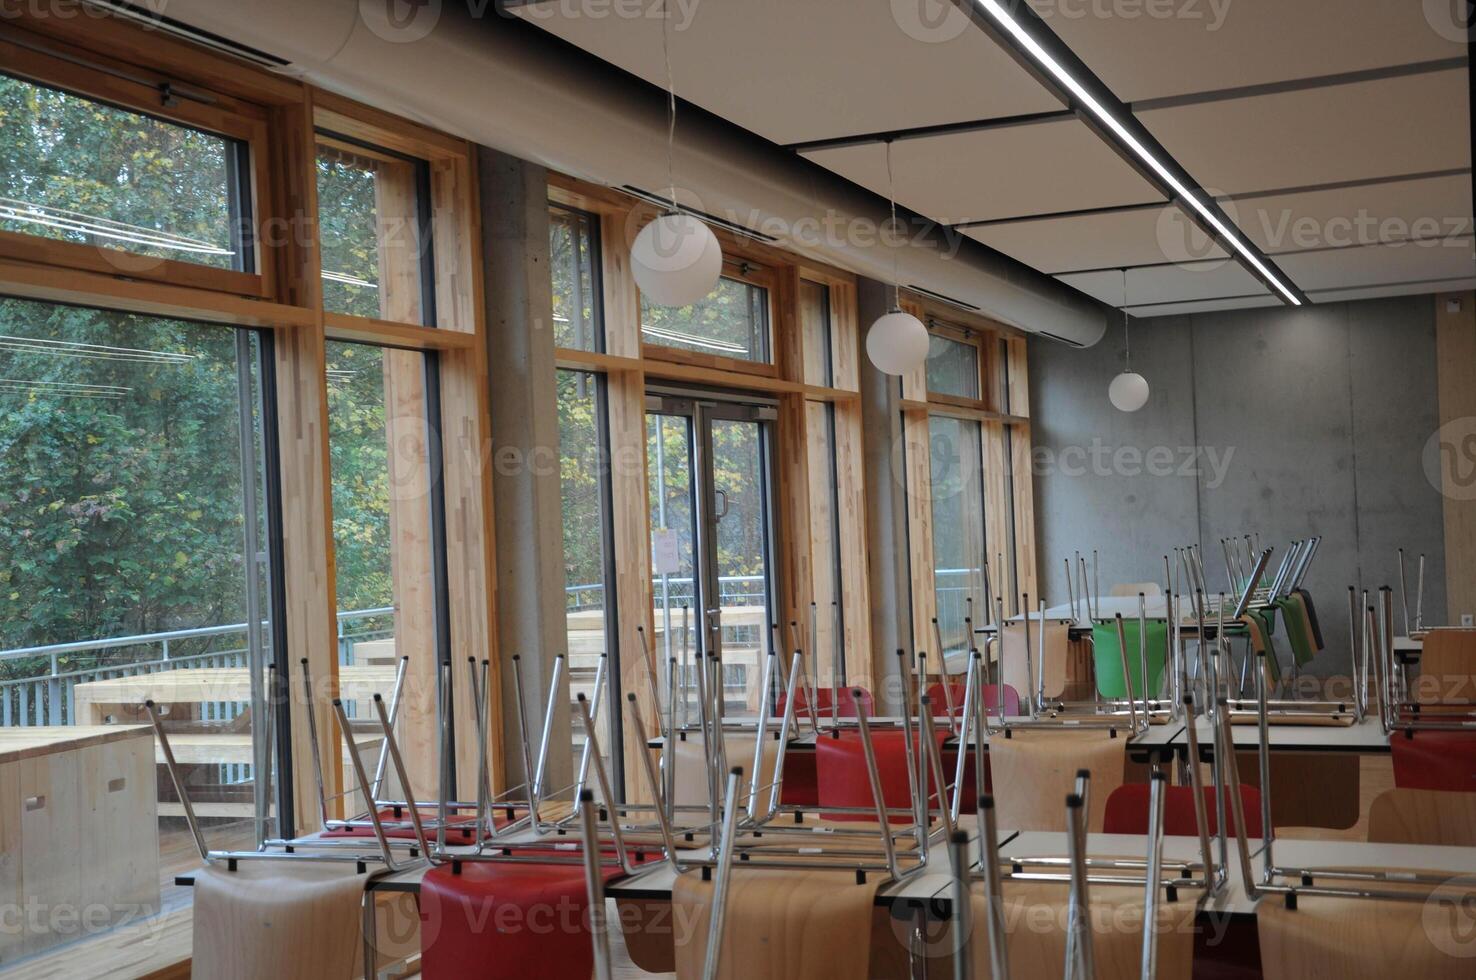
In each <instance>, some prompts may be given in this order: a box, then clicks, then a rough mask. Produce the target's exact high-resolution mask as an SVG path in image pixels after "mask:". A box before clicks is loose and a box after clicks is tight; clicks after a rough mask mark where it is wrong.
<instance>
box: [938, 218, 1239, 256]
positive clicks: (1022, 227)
mask: <svg viewBox="0 0 1476 980" xmlns="http://www.w3.org/2000/svg"><path fill="white" fill-rule="evenodd" d="M959 230H960V231H962V232H963V233H964V234H965V235H968V236H969V237H970V238H973V239H976V240H978V241H981V242H983V243H984V244H985V245H988V246H989V247H990V248H993V249H996V250H998V251H1001V252H1004V253H1005V254H1006V255H1009V256H1011V257H1013V258H1016V259H1018V260H1020V261H1021V262H1024V263H1025V264H1026V265H1028V266H1032V267H1034V268H1036V269H1039V270H1040V271H1041V272H1049V273H1057V272H1073V271H1078V270H1082V269H1105V268H1109V267H1111V266H1133V265H1155V264H1158V263H1160V262H1187V261H1192V260H1194V259H1207V258H1223V257H1224V255H1225V250H1224V249H1222V248H1221V247H1220V246H1219V245H1217V244H1215V243H1214V242H1212V241H1210V239H1209V238H1208V236H1206V235H1205V233H1204V232H1203V231H1200V229H1199V226H1198V225H1196V224H1194V223H1193V222H1192V221H1190V220H1189V219H1188V218H1186V217H1185V216H1184V212H1183V211H1181V210H1180V209H1179V207H1178V205H1176V204H1167V205H1163V206H1160V207H1152V208H1136V209H1134V210H1131V211H1108V212H1104V213H1099V214H1078V215H1070V216H1066V217H1060V218H1037V219H1034V220H1031V221H1014V222H1009V223H1008V224H1000V225H985V226H983V227H979V228H961V229H959Z"/></svg>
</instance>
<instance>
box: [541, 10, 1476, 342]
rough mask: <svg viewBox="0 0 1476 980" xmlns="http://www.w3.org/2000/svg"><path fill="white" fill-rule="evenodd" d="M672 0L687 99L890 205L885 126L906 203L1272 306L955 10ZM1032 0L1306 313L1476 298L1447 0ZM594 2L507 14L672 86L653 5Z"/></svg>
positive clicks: (1016, 247) (1104, 292) (1155, 281)
mask: <svg viewBox="0 0 1476 980" xmlns="http://www.w3.org/2000/svg"><path fill="white" fill-rule="evenodd" d="M668 2H669V4H670V17H671V20H670V22H669V24H668V28H669V34H668V40H667V43H668V49H669V51H670V56H671V66H672V77H673V80H674V84H675V87H676V90H677V94H678V95H679V96H681V97H682V98H683V99H685V100H687V101H689V102H691V103H694V104H696V105H699V106H701V107H703V108H704V109H707V110H709V111H711V112H713V113H715V114H717V115H719V116H722V117H724V118H726V119H728V120H729V121H731V122H733V123H736V124H737V125H740V126H743V127H744V128H746V129H748V130H750V131H752V132H754V133H755V134H757V135H758V136H760V137H763V138H765V139H768V140H770V141H772V142H775V143H778V144H780V145H783V146H787V147H790V148H791V149H792V150H793V151H794V152H796V153H800V154H802V155H803V156H805V157H806V158H807V159H809V160H812V161H814V162H815V163H817V164H819V165H821V166H823V167H826V168H828V169H830V170H832V171H834V172H835V173H837V174H839V175H841V176H843V177H845V178H847V179H849V180H851V181H853V182H855V183H856V184H858V185H860V186H862V187H865V188H867V189H869V190H871V191H873V192H875V193H877V194H881V195H885V194H886V193H887V188H888V180H887V166H886V147H887V141H888V140H890V141H891V148H892V172H893V175H894V182H895V189H896V197H897V201H898V203H899V204H901V205H903V206H905V207H907V208H910V209H911V210H913V211H915V212H917V213H919V214H922V215H924V216H926V217H928V218H931V219H933V220H935V221H938V222H940V223H943V224H946V225H949V226H952V227H955V228H956V229H957V230H958V232H959V233H961V234H964V235H967V236H969V237H971V238H974V239H977V240H978V241H980V242H983V243H984V244H986V245H988V246H990V247H992V248H994V249H997V250H998V251H1000V252H1003V253H1005V254H1007V255H1010V256H1012V257H1014V258H1016V259H1019V260H1020V261H1021V262H1024V263H1025V264H1027V265H1030V266H1032V267H1034V268H1036V269H1038V270H1040V271H1041V272H1044V273H1047V274H1050V275H1054V276H1056V277H1057V278H1058V279H1060V280H1061V281H1062V282H1064V283H1066V284H1068V285H1070V286H1072V287H1074V288H1076V289H1079V290H1081V291H1083V292H1085V293H1087V294H1089V295H1091V296H1094V297H1096V298H1098V299H1100V300H1102V301H1103V302H1106V303H1109V304H1111V305H1114V306H1118V307H1126V308H1128V309H1130V310H1132V311H1133V312H1134V313H1135V314H1138V315H1148V316H1151V315H1159V314H1170V313H1181V312H1192V311H1200V310H1211V309H1236V308H1246V307H1255V306H1269V305H1277V304H1278V303H1279V302H1280V300H1279V299H1278V298H1276V297H1275V296H1272V295H1271V294H1270V293H1269V292H1268V290H1267V288H1266V286H1265V285H1264V284H1263V283H1262V282H1261V281H1260V280H1259V279H1257V278H1255V277H1254V276H1252V275H1251V274H1250V273H1248V272H1246V271H1245V269H1244V268H1243V267H1242V266H1241V265H1239V264H1238V263H1237V262H1236V261H1234V260H1232V259H1230V258H1229V257H1227V255H1226V253H1225V251H1224V250H1223V249H1222V248H1221V247H1220V246H1219V245H1218V244H1216V243H1214V242H1212V241H1210V240H1208V239H1207V238H1206V236H1205V235H1204V234H1203V233H1202V232H1201V231H1200V230H1199V229H1198V227H1196V226H1195V225H1194V224H1193V223H1191V222H1190V221H1188V220H1187V218H1186V217H1185V215H1184V214H1183V213H1182V212H1181V211H1180V209H1179V208H1178V206H1177V205H1176V204H1174V203H1172V202H1169V201H1168V200H1166V198H1165V196H1164V195H1163V194H1162V193H1160V192H1159V190H1158V189H1157V188H1156V187H1155V186H1154V185H1153V184H1151V183H1150V182H1148V181H1147V180H1145V179H1144V178H1143V177H1142V176H1141V175H1140V174H1139V173H1138V171H1137V170H1136V169H1134V168H1133V167H1132V166H1130V165H1129V164H1128V163H1127V162H1125V161H1124V159H1123V158H1122V157H1121V156H1119V154H1118V152H1117V151H1116V149H1114V148H1113V147H1111V146H1109V145H1108V144H1106V143H1105V142H1104V141H1103V140H1102V139H1101V138H1100V137H1099V136H1098V135H1097V134H1096V132H1094V131H1093V130H1092V129H1090V128H1089V127H1088V126H1086V124H1084V123H1083V122H1081V121H1080V120H1079V119H1078V118H1077V117H1075V116H1074V115H1072V114H1070V113H1069V112H1067V111H1065V107H1064V106H1063V105H1062V104H1061V103H1060V102H1059V101H1058V100H1057V99H1056V98H1055V97H1054V96H1053V95H1052V94H1051V93H1050V92H1049V91H1048V90H1047V89H1045V88H1044V87H1043V86H1041V85H1040V84H1039V83H1038V82H1037V81H1036V80H1035V78H1034V77H1033V76H1032V75H1031V74H1030V73H1029V72H1027V71H1026V70H1025V69H1024V68H1022V67H1020V65H1019V64H1017V62H1016V61H1015V59H1014V58H1013V57H1012V56H1011V55H1010V54H1009V53H1007V52H1006V51H1005V50H1004V49H1003V48H1001V47H1000V46H998V45H997V44H996V43H995V42H994V41H993V40H992V39H991V38H989V37H988V36H987V35H986V34H984V32H982V31H980V30H979V29H978V28H977V27H975V26H974V25H972V24H970V23H969V22H968V20H967V18H965V17H964V15H963V14H962V13H960V12H959V11H957V10H956V9H954V8H953V7H952V6H951V5H950V4H948V3H947V2H946V0H885V2H884V0H686V2H685V3H684V2H683V0H668ZM1031 5H1032V7H1033V8H1035V10H1036V12H1037V13H1039V14H1040V16H1041V17H1042V19H1043V22H1044V24H1045V25H1046V26H1047V27H1049V28H1050V29H1051V30H1052V31H1054V32H1055V33H1056V34H1057V36H1058V37H1059V38H1060V39H1061V41H1062V42H1064V43H1065V44H1066V45H1067V46H1069V47H1070V48H1071V49H1072V51H1073V52H1074V53H1075V54H1076V55H1077V57H1079V58H1080V59H1081V60H1082V62H1084V63H1085V65H1086V66H1087V67H1088V68H1089V69H1090V70H1091V71H1092V72H1093V73H1095V74H1096V76H1097V77H1098V78H1099V79H1100V80H1101V81H1102V82H1103V83H1104V84H1105V85H1106V86H1107V87H1108V88H1110V89H1111V90H1112V92H1113V94H1115V95H1116V96H1117V97H1118V98H1119V99H1121V100H1123V101H1124V102H1126V103H1127V104H1128V105H1129V107H1130V109H1131V111H1132V112H1133V114H1134V115H1135V116H1136V117H1137V119H1138V120H1139V122H1141V123H1142V125H1143V126H1145V127H1146V128H1147V129H1148V131H1149V132H1150V133H1152V135H1153V136H1154V137H1155V138H1156V139H1157V140H1158V141H1159V142H1160V143H1161V144H1162V146H1163V147H1164V149H1165V150H1167V151H1168V153H1170V154H1171V155H1172V156H1173V157H1174V158H1175V159H1176V160H1177V161H1178V162H1179V163H1180V164H1181V165H1182V166H1183V167H1184V168H1185V169H1186V170H1187V171H1188V173H1189V174H1190V176H1192V177H1193V178H1194V180H1195V181H1196V182H1197V183H1198V184H1199V186H1200V187H1202V188H1204V190H1205V191H1206V192H1207V193H1208V194H1209V195H1211V196H1213V197H1215V198H1216V199H1217V200H1218V201H1219V203H1220V205H1221V207H1222V208H1223V209H1224V211H1225V213H1226V214H1227V215H1228V216H1229V217H1230V218H1231V219H1232V220H1233V221H1234V222H1235V223H1236V224H1237V225H1238V227H1239V228H1240V230H1241V231H1242V232H1243V233H1244V234H1245V236H1246V237H1247V238H1248V239H1250V240H1251V241H1252V242H1253V243H1254V244H1255V245H1256V246H1257V247H1258V248H1260V249H1261V250H1262V251H1263V252H1264V253H1265V254H1266V255H1267V256H1269V257H1270V258H1271V259H1272V260H1273V261H1274V262H1275V263H1276V265H1277V266H1278V267H1279V268H1280V270H1281V271H1282V273H1283V274H1284V275H1285V276H1286V277H1287V278H1289V279H1290V280H1291V281H1292V282H1293V283H1294V284H1295V285H1296V286H1297V287H1299V288H1300V289H1301V290H1302V291H1303V292H1304V293H1305V294H1306V295H1307V296H1308V298H1310V299H1311V300H1312V301H1313V302H1319V301H1331V300H1337V299H1345V298H1355V297H1357V298H1365V297H1374V296H1387V295H1399V294H1405V293H1425V292H1436V291H1446V290H1454V289H1470V288H1476V257H1473V240H1472V225H1473V222H1472V204H1471V201H1472V198H1471V155H1470V154H1471V140H1470V130H1469V120H1470V110H1469V106H1468V98H1469V91H1468V71H1467V67H1466V64H1465V58H1466V44H1465V41H1464V37H1463V36H1462V35H1461V34H1460V32H1459V31H1457V30H1456V29H1454V28H1453V26H1452V25H1451V24H1450V23H1441V20H1440V17H1439V16H1438V13H1437V11H1438V8H1441V7H1443V6H1449V5H1446V4H1440V3H1421V2H1414V0H1401V2H1390V0H1296V2H1287V0H1233V2H1231V0H1159V2H1156V3H1146V2H1142V0H1031ZM594 9H595V8H594V7H591V6H589V5H581V4H566V3H560V2H557V0H549V2H537V3H527V4H525V5H523V6H520V7H517V8H515V10H516V12H517V13H518V15H519V16H522V17H523V18H525V19H527V20H529V21H531V22H533V23H535V24H538V25H539V26H540V27H542V28H543V29H545V30H548V31H550V32H552V33H554V34H556V35H558V36H560V37H562V38H563V39H565V40H567V41H569V42H571V43H573V44H575V45H577V46H578V47H580V48H583V49H584V50H586V51H588V52H590V53H592V54H594V55H596V56H598V57H600V58H603V59H604V60H606V61H608V62H611V63H612V64H614V65H616V66H618V67H620V68H623V69H625V70H627V71H629V72H631V73H633V74H635V75H637V76H639V77H642V78H644V79H646V80H647V81H649V82H651V83H652V84H655V85H659V86H664V85H665V83H666V75H665V67H664V63H663V59H662V24H661V20H660V19H659V17H658V16H657V15H656V11H658V10H659V9H660V8H659V6H658V5H655V4H653V3H644V4H632V5H627V6H625V7H623V8H622V7H617V6H616V5H612V6H611V7H609V8H601V9H603V10H604V11H605V15H604V16H598V17H596V16H592V15H591V12H592V11H593V10H594ZM620 10H623V11H624V14H623V15H622V14H620V13H619V12H618V11H620ZM1427 12H1428V13H1427ZM678 139H680V123H678Z"/></svg>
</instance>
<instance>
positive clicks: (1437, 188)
mask: <svg viewBox="0 0 1476 980" xmlns="http://www.w3.org/2000/svg"><path fill="white" fill-rule="evenodd" d="M1222 206H1223V207H1224V209H1225V211H1226V212H1227V213H1228V214H1229V215H1230V217H1231V218H1232V219H1233V220H1234V221H1235V222H1236V223H1237V224H1239V225H1240V228H1241V230H1242V231H1244V232H1245V234H1246V237H1247V238H1249V239H1250V240H1251V241H1253V242H1255V244H1256V245H1258V246H1259V247H1261V248H1262V249H1264V250H1266V251H1268V252H1278V253H1279V252H1295V251H1303V250H1306V249H1311V248H1328V247H1332V248H1337V247H1341V246H1347V245H1373V244H1378V243H1380V242H1391V241H1403V240H1405V239H1408V238H1411V237H1414V238H1437V237H1449V236H1451V235H1460V234H1467V233H1469V232H1470V230H1471V224H1472V222H1471V175H1470V174H1454V175H1451V176H1447V177H1429V178H1424V179H1421V180H1400V181H1393V182H1389V183H1382V184H1367V185H1360V186H1356V187H1333V188H1327V189H1322V190H1312V191H1302V192H1299V193H1295V194H1277V195H1273V196H1270V197H1254V198H1241V199H1239V200H1232V201H1224V202H1222Z"/></svg>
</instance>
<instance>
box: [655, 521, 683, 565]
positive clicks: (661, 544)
mask: <svg viewBox="0 0 1476 980" xmlns="http://www.w3.org/2000/svg"><path fill="white" fill-rule="evenodd" d="M651 570H652V571H653V572H655V573H656V574H657V575H675V574H676V573H677V572H678V571H680V570H681V555H680V552H679V550H678V548H677V533H676V532H675V531H673V530H672V529H671V528H669V527H658V528H656V529H655V530H653V531H652V532H651Z"/></svg>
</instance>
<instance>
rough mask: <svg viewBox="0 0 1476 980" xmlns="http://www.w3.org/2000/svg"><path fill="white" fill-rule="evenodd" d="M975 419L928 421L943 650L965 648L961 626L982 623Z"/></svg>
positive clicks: (980, 480)
mask: <svg viewBox="0 0 1476 980" xmlns="http://www.w3.org/2000/svg"><path fill="white" fill-rule="evenodd" d="M982 447H983V443H982V433H981V431H980V427H979V423H978V422H971V421H967V420H962V419H953V418H945V417H942V416H933V417H932V418H930V419H928V448H929V452H930V455H931V459H932V500H933V583H934V589H935V590H936V595H937V600H938V631H939V635H940V637H941V641H942V646H943V652H944V655H945V656H947V655H949V654H954V653H958V652H960V651H967V650H968V649H969V646H970V643H971V637H970V636H969V634H968V630H967V628H966V626H965V624H964V619H965V617H968V616H972V617H973V620H974V622H975V623H982V622H983V621H984V616H985V611H984V563H985V555H986V552H985V543H984V466H983V456H982Z"/></svg>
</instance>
